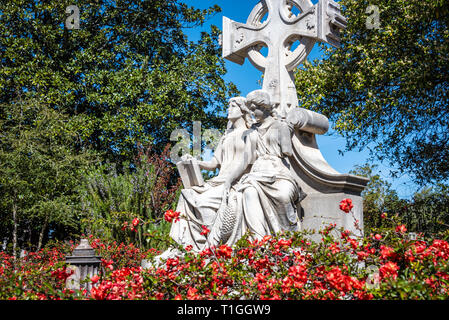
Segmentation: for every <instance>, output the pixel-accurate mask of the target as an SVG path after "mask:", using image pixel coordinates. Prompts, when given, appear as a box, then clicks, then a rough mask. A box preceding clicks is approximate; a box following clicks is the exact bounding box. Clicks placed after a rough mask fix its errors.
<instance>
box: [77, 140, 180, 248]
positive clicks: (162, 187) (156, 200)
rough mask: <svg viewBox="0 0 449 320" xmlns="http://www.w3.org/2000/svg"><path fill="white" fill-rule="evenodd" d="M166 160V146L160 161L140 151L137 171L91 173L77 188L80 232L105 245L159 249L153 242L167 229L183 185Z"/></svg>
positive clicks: (94, 169) (111, 169)
mask: <svg viewBox="0 0 449 320" xmlns="http://www.w3.org/2000/svg"><path fill="white" fill-rule="evenodd" d="M168 156H169V145H167V147H166V148H165V151H164V152H163V153H162V154H161V155H158V154H156V153H155V152H152V151H151V149H150V148H148V149H147V150H145V152H144V151H143V150H142V149H140V152H139V156H138V157H137V159H136V161H134V163H135V165H132V166H131V165H129V166H125V168H124V171H123V172H120V171H119V170H118V169H117V168H116V167H115V166H113V165H104V166H99V167H91V168H90V169H89V170H88V171H87V173H86V175H85V178H84V180H83V183H82V184H81V185H80V188H79V192H80V194H81V198H82V208H83V211H84V215H85V218H84V219H83V220H82V224H83V229H84V230H86V232H87V233H89V234H92V235H95V236H98V237H102V238H104V239H110V240H116V241H127V242H135V243H136V244H137V245H139V246H140V247H148V246H149V245H153V246H154V247H158V245H157V244H156V243H155V241H154V239H155V238H156V241H157V239H158V236H161V235H163V234H166V233H168V231H169V227H170V226H169V225H168V224H167V223H166V222H165V221H164V220H163V214H164V213H165V211H166V210H169V209H174V206H175V205H176V201H177V199H178V196H179V192H180V185H181V184H180V180H179V178H176V177H175V174H174V173H175V172H174V170H173V165H172V164H171V163H170V162H169V161H168ZM134 219H138V220H134ZM133 221H134V224H133ZM144 238H148V239H149V240H148V241H146V242H145V241H144Z"/></svg>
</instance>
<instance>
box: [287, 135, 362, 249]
mask: <svg viewBox="0 0 449 320" xmlns="http://www.w3.org/2000/svg"><path fill="white" fill-rule="evenodd" d="M293 143H294V145H295V147H294V150H295V153H294V155H293V157H294V160H295V161H291V162H292V170H295V171H296V173H297V175H298V176H299V178H298V184H299V185H300V186H301V188H302V190H303V191H304V192H305V193H306V194H307V196H306V197H305V198H304V199H303V200H302V201H301V203H300V206H301V208H298V213H299V214H300V216H301V220H302V229H303V230H315V231H316V233H315V235H314V236H313V239H314V240H319V239H320V238H321V235H320V234H318V233H317V232H318V230H320V229H322V228H323V227H325V226H327V225H329V224H331V223H335V224H336V225H337V228H340V227H343V228H344V229H346V230H349V231H351V232H353V233H354V234H356V235H359V234H360V231H359V230H357V229H356V227H355V226H354V223H355V220H358V222H359V226H360V228H361V229H362V230H363V199H362V197H361V192H362V191H363V190H364V188H365V187H366V185H367V183H368V181H369V180H368V179H366V178H363V177H358V176H354V175H350V174H341V173H339V172H337V171H336V170H335V169H333V168H332V167H331V166H330V165H329V164H328V163H327V162H326V160H325V159H324V158H323V156H322V154H321V152H320V150H319V148H318V145H317V143H316V137H315V134H313V133H310V132H305V131H301V130H296V132H295V135H294V137H293ZM345 198H350V199H351V200H352V202H353V204H354V208H353V209H352V213H345V212H343V211H341V210H340V207H339V204H340V201H341V200H343V199H345Z"/></svg>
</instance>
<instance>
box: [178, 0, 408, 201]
mask: <svg viewBox="0 0 449 320" xmlns="http://www.w3.org/2000/svg"><path fill="white" fill-rule="evenodd" d="M184 2H185V3H187V4H189V5H192V6H194V7H196V8H201V9H205V8H208V7H210V6H212V5H214V4H217V5H219V6H220V7H221V8H222V12H221V13H219V14H217V15H216V16H214V17H213V18H212V19H210V20H209V21H208V22H207V23H206V24H205V25H204V26H203V27H202V28H196V29H189V30H186V33H187V35H188V36H189V39H190V40H197V39H199V35H200V32H201V31H202V30H209V27H210V25H211V24H214V25H216V26H217V27H219V28H220V29H222V20H223V16H226V17H228V18H230V19H232V20H234V21H238V22H245V21H246V19H247V17H248V15H249V13H250V12H251V10H252V8H253V7H254V6H255V5H256V4H257V3H258V0H185V1H184ZM312 2H313V3H316V2H317V1H316V0H314V1H312ZM321 56H322V55H321V52H320V50H319V48H318V46H315V48H314V50H313V51H312V52H311V54H310V55H309V60H313V59H316V58H321ZM226 68H227V74H226V76H225V80H228V81H232V82H234V83H235V84H236V85H237V87H238V89H239V90H240V91H241V94H242V95H243V96H246V95H247V94H248V93H249V92H250V91H253V90H256V89H260V84H259V80H260V79H261V75H262V74H261V72H259V71H258V70H257V69H256V68H254V67H253V66H252V65H251V63H249V61H247V60H246V61H245V63H244V64H243V65H242V66H241V65H238V64H236V63H233V62H231V61H227V60H226ZM317 140H318V146H319V147H320V150H321V152H322V154H323V156H324V158H325V159H326V160H327V162H328V163H329V164H330V165H331V166H332V167H334V168H335V169H336V170H337V171H339V172H341V173H347V172H349V171H350V170H351V169H353V168H354V166H356V165H363V164H365V163H366V162H368V158H369V154H368V151H367V150H362V151H361V152H358V151H351V152H345V153H344V155H341V154H340V153H339V152H338V151H339V150H344V149H345V144H346V140H345V139H344V138H343V137H342V136H340V135H338V134H337V133H335V132H333V130H332V123H331V129H330V130H329V132H328V133H327V134H326V135H324V136H317ZM374 163H375V164H377V165H378V167H377V171H378V173H379V174H380V175H381V177H382V178H383V179H385V180H387V181H389V182H390V183H392V186H393V188H394V189H395V190H396V191H397V192H398V194H399V196H400V197H402V198H409V197H410V196H412V195H413V193H414V192H415V191H416V189H417V188H416V186H415V185H414V184H413V183H412V182H411V179H410V177H408V176H407V175H404V176H402V177H400V178H396V179H394V180H393V179H391V178H390V176H389V172H390V170H391V169H393V168H391V167H389V166H388V164H382V163H379V162H374Z"/></svg>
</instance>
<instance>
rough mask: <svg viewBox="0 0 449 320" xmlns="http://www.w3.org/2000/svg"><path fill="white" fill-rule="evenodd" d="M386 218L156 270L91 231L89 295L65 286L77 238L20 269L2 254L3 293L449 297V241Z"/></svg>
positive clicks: (186, 258)
mask: <svg viewBox="0 0 449 320" xmlns="http://www.w3.org/2000/svg"><path fill="white" fill-rule="evenodd" d="M345 203H348V202H347V201H346V202H345ZM343 209H346V207H345V206H344V208H343ZM343 209H342V210H343ZM343 211H345V210H343ZM345 212H346V211H345ZM342 214H344V213H342ZM175 216H176V215H173V217H172V223H176V222H175V221H176V217H175ZM384 219H387V220H388V221H389V222H390V223H391V225H390V227H388V228H384V229H378V230H375V232H374V233H373V234H369V235H365V236H364V237H358V236H357V235H354V234H351V233H350V232H349V231H347V230H337V229H336V226H335V225H329V226H327V227H325V228H323V229H322V230H321V235H322V240H321V242H319V243H315V242H311V241H310V240H309V239H310V233H308V232H301V233H284V234H279V235H277V236H266V237H264V238H263V239H261V240H256V241H249V240H248V237H244V238H243V239H241V240H240V241H239V242H238V243H237V244H236V245H235V246H233V247H232V248H231V247H228V246H226V245H220V246H217V247H211V248H207V249H205V250H203V251H202V252H200V253H199V254H196V253H194V252H193V251H192V248H191V247H188V248H185V250H183V255H182V256H179V257H177V258H171V259H168V260H167V261H165V263H164V264H163V265H162V266H160V267H150V268H148V269H143V268H142V267H141V266H140V264H141V260H142V259H144V258H149V257H153V256H154V255H156V254H159V252H156V250H148V251H145V252H144V251H142V250H141V249H139V248H137V247H136V246H134V245H133V244H128V245H125V244H123V243H116V242H105V241H102V240H100V239H94V238H92V237H91V238H90V239H89V240H90V243H91V245H92V247H94V248H95V249H96V250H97V254H99V255H101V256H102V267H103V268H102V269H103V270H102V273H101V274H100V275H99V276H96V277H93V278H92V279H91V281H92V283H93V288H92V290H91V291H90V292H87V291H69V290H65V289H64V282H65V279H66V277H67V274H66V272H65V264H64V258H65V255H66V254H68V253H70V251H71V250H72V249H73V244H72V245H61V244H59V245H58V246H55V247H47V248H45V249H43V250H42V251H40V252H38V253H33V254H29V255H27V256H26V257H25V258H24V259H23V261H21V262H20V263H18V264H17V266H16V267H15V268H14V267H13V263H12V261H13V260H12V258H11V257H9V256H7V255H5V254H4V253H1V252H0V298H1V299H217V298H220V299H223V298H224V299H241V298H244V299H448V298H449V294H448V287H449V262H448V261H449V243H448V242H446V241H445V240H441V239H428V238H425V237H423V236H422V235H417V237H416V239H415V237H413V239H414V240H411V239H410V238H409V236H408V234H407V233H406V230H404V228H402V226H401V223H399V221H397V219H396V218H395V217H392V218H389V217H385V218H384ZM205 229H207V228H205ZM205 231H208V230H205ZM204 233H205V236H206V235H207V232H204ZM335 234H338V236H337V237H336V236H335ZM173 245H175V244H173Z"/></svg>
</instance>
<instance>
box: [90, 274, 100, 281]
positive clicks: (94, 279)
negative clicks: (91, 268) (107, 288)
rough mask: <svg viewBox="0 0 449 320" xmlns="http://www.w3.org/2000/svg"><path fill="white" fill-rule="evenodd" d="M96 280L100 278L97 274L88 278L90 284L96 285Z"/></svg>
mask: <svg viewBox="0 0 449 320" xmlns="http://www.w3.org/2000/svg"><path fill="white" fill-rule="evenodd" d="M98 280H100V277H99V276H98V275H97V274H96V275H94V276H93V277H92V278H90V281H92V283H97V282H98Z"/></svg>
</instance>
